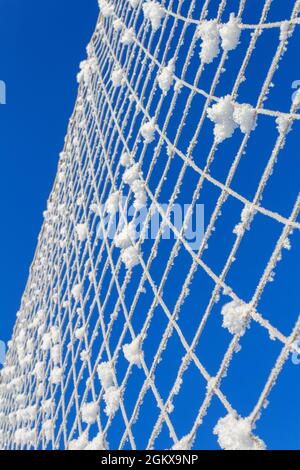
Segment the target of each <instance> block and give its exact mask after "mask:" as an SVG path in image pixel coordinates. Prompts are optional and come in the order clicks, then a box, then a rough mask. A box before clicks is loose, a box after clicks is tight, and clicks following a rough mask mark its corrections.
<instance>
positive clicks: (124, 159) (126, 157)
mask: <svg viewBox="0 0 300 470" xmlns="http://www.w3.org/2000/svg"><path fill="white" fill-rule="evenodd" d="M120 163H121V165H122V166H125V167H129V166H130V165H131V164H132V158H131V155H130V154H129V153H127V152H124V153H122V155H121V158H120Z"/></svg>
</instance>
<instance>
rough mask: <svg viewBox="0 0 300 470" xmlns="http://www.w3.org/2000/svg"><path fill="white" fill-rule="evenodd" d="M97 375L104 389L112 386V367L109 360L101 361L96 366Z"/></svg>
mask: <svg viewBox="0 0 300 470" xmlns="http://www.w3.org/2000/svg"><path fill="white" fill-rule="evenodd" d="M97 372H98V377H99V380H100V382H101V385H102V387H103V388H104V390H108V389H109V388H110V387H113V386H114V376H113V369H112V367H111V365H110V364H109V362H102V363H101V364H99V366H98V368H97Z"/></svg>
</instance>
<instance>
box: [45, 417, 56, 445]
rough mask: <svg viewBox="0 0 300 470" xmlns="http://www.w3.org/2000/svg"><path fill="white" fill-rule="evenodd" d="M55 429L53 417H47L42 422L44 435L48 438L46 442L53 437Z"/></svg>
mask: <svg viewBox="0 0 300 470" xmlns="http://www.w3.org/2000/svg"><path fill="white" fill-rule="evenodd" d="M53 429H54V425H53V423H52V420H51V419H47V420H46V421H44V422H43V424H42V431H43V432H44V436H45V438H46V442H49V441H50V439H51V437H52V431H53Z"/></svg>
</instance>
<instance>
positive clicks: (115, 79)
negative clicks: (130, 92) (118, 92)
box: [111, 67, 125, 87]
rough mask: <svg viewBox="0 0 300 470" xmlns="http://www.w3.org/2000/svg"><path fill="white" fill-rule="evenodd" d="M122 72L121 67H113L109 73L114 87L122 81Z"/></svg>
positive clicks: (121, 83)
mask: <svg viewBox="0 0 300 470" xmlns="http://www.w3.org/2000/svg"><path fill="white" fill-rule="evenodd" d="M124 80H125V79H124V72H123V70H122V69H121V67H117V68H115V70H114V71H113V72H112V74H111V81H112V84H113V86H114V87H119V86H121V85H123V83H124Z"/></svg>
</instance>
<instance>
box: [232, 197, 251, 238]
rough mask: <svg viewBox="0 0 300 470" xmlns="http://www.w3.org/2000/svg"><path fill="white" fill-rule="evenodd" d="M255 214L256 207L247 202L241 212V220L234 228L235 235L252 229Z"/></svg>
mask: <svg viewBox="0 0 300 470" xmlns="http://www.w3.org/2000/svg"><path fill="white" fill-rule="evenodd" d="M254 215H255V209H254V207H252V206H251V205H250V204H245V206H244V208H243V210H242V212H241V222H240V223H239V224H237V225H236V226H235V227H234V229H233V233H234V234H235V235H238V236H240V235H243V233H244V232H245V230H250V226H251V223H252V221H253V218H254Z"/></svg>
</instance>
